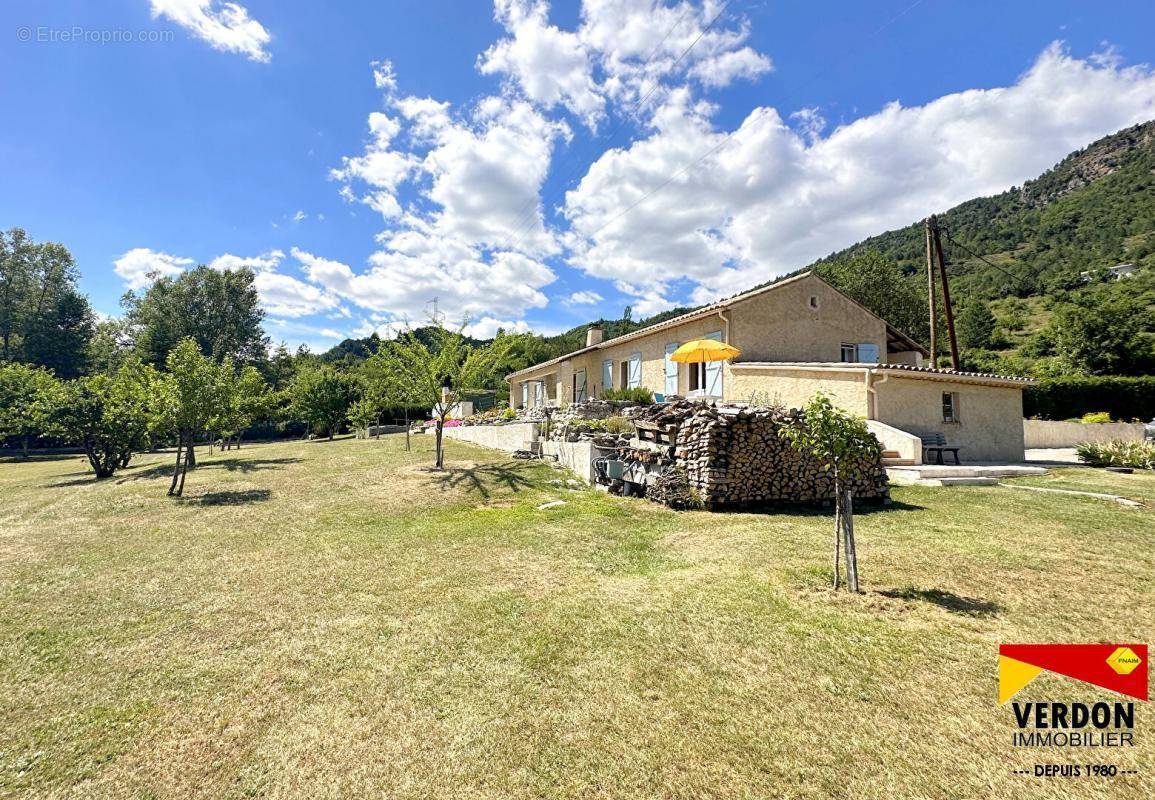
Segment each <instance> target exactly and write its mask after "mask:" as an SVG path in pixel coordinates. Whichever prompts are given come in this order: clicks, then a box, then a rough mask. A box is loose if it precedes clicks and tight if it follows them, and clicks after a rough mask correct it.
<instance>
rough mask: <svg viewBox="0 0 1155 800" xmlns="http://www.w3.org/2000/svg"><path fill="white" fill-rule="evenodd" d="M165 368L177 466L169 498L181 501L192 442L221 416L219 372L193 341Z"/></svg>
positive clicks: (170, 356)
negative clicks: (175, 441) (178, 498)
mask: <svg viewBox="0 0 1155 800" xmlns="http://www.w3.org/2000/svg"><path fill="white" fill-rule="evenodd" d="M165 364H166V365H167V366H168V372H169V375H168V381H167V384H168V402H169V404H170V409H171V411H170V415H171V416H170V419H171V420H172V428H173V429H174V430H175V431H176V436H177V443H176V466H175V469H174V470H173V473H172V483H171V484H170V485H169V487H168V494H169V497H173V496H176V497H180V496H181V495H182V494H183V493H184V482H185V476H186V475H187V474H188V468H189V466H191V465H192V459H191V458H190V457H189V454H190V453H191V451H192V449H193V440H194V438H195V437H196V435H197V433H199V432H200V431H203V430H205V428H207V427H208V424H209V421H210V420H211V419H212V418H213V416H214V415H215V414H217V413H218V412H219V406H220V402H219V394H220V368H219V367H218V366H217V365H216V364H215V363H213V362H212V361H211V360H210V359H208V358H205V357H204V356H203V355H201V351H200V348H199V347H198V346H197V343H196V342H195V341H194V340H193V339H191V338H186V339H182V340H181V341H180V343H179V344H177V346H176V347H174V348H173V349H172V350H170V351H169V354H168V357H167V358H166V359H165ZM182 455H183V458H182Z"/></svg>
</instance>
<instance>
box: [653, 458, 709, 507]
mask: <svg viewBox="0 0 1155 800" xmlns="http://www.w3.org/2000/svg"><path fill="white" fill-rule="evenodd" d="M646 497H648V498H649V499H651V500H653V501H655V502H657V503H662V504H663V505H667V506H669V507H670V508H676V509H678V510H679V511H689V510H691V509H696V508H701V507H702V497H701V495H700V494H699V493H698V491H697V490H696V489H694V487H692V486H691V485H690V479H689V478H688V477H687V475H686V471H685V470H684V469H679V468H670V469H666V470H663V471H662V473H661V474H660V475H655V476H654V477H653V478H652V479H651V480H650V483H649V484H648V485H647V486H646Z"/></svg>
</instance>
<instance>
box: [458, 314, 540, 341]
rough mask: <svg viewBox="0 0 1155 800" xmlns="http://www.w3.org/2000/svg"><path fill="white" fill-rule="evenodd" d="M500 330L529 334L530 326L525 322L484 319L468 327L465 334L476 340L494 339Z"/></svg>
mask: <svg viewBox="0 0 1155 800" xmlns="http://www.w3.org/2000/svg"><path fill="white" fill-rule="evenodd" d="M498 329H501V330H504V331H505V332H506V333H528V332H529V324H528V323H527V322H526V321H525V320H510V319H504V320H503V319H494V318H493V317H482V318H481V319H479V320H477V321H476V322H473V323H470V324H469V325H466V326H465V330H464V331H463V333H465V335H466V336H472V337H473V338H474V339H492V338H493V337H494V336H496V335H497V331H498Z"/></svg>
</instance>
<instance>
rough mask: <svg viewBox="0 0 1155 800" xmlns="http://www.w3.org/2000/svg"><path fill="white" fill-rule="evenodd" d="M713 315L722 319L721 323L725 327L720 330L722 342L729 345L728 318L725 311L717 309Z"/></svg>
mask: <svg viewBox="0 0 1155 800" xmlns="http://www.w3.org/2000/svg"><path fill="white" fill-rule="evenodd" d="M714 313H716V314H717V315H718V316H719V317H720V318H721V319H722V323H723V325H724V326H725V327H724V328H723V329H722V341H723V342H725V343H726V344H730V318H729V317H727V316H726V309H724V308H719V309H718V310H717V311H715V312H714Z"/></svg>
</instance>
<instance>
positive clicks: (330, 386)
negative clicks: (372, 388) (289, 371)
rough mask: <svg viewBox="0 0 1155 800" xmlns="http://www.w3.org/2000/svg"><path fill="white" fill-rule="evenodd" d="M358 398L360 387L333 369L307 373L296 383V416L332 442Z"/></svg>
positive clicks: (306, 370)
mask: <svg viewBox="0 0 1155 800" xmlns="http://www.w3.org/2000/svg"><path fill="white" fill-rule="evenodd" d="M356 394H357V387H356V383H355V382H354V381H353V380H352V379H351V378H350V377H349V376H348V375H345V374H343V373H340V372H337V371H336V370H334V369H333V368H332V367H315V368H312V369H305V370H302V371H301V372H298V373H297V376H296V377H295V378H294V379H293V386H292V390H291V396H292V412H293V413H294V414H296V415H297V416H299V417H300V418H301V419H303V420H305V421H306V422H308V423H309V425H310V426H311V427H312V428H313V430H314V431H317V432H320V433H324V434H326V435H327V436H328V437H329V439H330V441H331V440H332V439H333V436H334V434H336V433H337V431H338V430H339V429H340V427H341V423H342V422H343V421H344V419H345V414H346V413H347V412H348V410H349V406H350V404H352V402H353V400H354V399H355V397H356Z"/></svg>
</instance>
